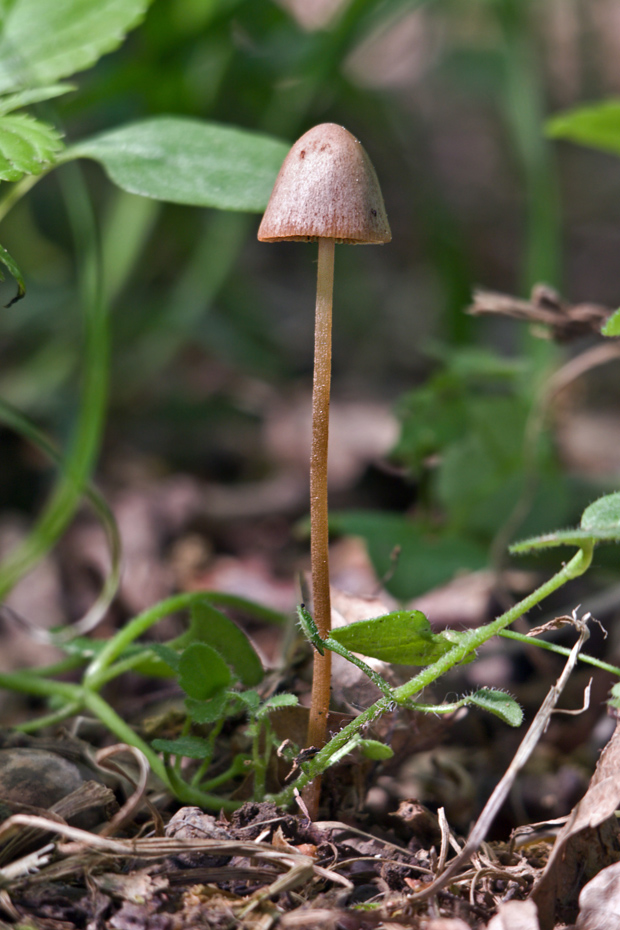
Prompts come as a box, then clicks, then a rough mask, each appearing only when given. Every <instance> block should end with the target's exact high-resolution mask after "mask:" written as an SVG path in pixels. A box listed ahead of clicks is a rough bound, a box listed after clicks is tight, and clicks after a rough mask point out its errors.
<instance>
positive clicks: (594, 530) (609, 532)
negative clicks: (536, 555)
mask: <svg viewBox="0 0 620 930" xmlns="http://www.w3.org/2000/svg"><path fill="white" fill-rule="evenodd" d="M585 542H594V543H599V542H620V492H619V491H616V492H615V493H614V494H606V495H605V496H604V497H599V499H598V500H596V501H594V503H593V504H590V506H589V507H586V509H585V510H584V512H583V514H582V515H581V524H580V527H579V529H575V530H571V529H568V530H556V531H555V532H553V533H545V534H544V535H542V536H534V537H533V538H532V539H525V540H522V541H521V542H518V543H515V544H514V545H512V546H511V547H510V551H511V552H513V553H518V554H521V553H523V552H530V551H532V550H533V549H549V548H551V547H552V546H582V545H583V544H584V543H585Z"/></svg>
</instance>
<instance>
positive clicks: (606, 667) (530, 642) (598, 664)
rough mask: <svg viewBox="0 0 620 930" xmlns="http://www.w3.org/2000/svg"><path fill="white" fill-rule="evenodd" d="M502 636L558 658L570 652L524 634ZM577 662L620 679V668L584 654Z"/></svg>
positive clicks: (580, 655)
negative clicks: (550, 653) (555, 655)
mask: <svg viewBox="0 0 620 930" xmlns="http://www.w3.org/2000/svg"><path fill="white" fill-rule="evenodd" d="M499 635H500V636H504V637H505V638H506V639H514V640H516V641H517V642H519V643H523V645H524V646H535V647H536V648H537V649H547V651H548V652H555V653H556V654H557V655H559V656H569V655H570V654H571V650H570V649H567V648H566V646H558V645H557V644H556V643H550V642H548V640H546V639H537V638H536V637H534V636H526V635H525V634H524V633H514V632H513V631H512V630H502V632H501V633H500V634H499ZM579 661H580V662H583V663H584V664H585V665H593V666H594V668H599V669H600V670H601V671H603V672H610V673H611V674H612V675H615V676H616V678H620V668H618V666H617V665H610V664H609V662H603V661H602V660H601V659H596V658H595V657H594V656H589V655H587V654H585V653H581V652H580V653H579Z"/></svg>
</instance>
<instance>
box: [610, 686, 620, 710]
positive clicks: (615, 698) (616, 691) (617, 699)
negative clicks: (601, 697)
mask: <svg viewBox="0 0 620 930" xmlns="http://www.w3.org/2000/svg"><path fill="white" fill-rule="evenodd" d="M607 703H608V704H609V706H610V707H615V708H616V710H620V682H617V683H616V684H615V685H614V686H613V687H612V689H611V697H610V698H609V700H608V701H607Z"/></svg>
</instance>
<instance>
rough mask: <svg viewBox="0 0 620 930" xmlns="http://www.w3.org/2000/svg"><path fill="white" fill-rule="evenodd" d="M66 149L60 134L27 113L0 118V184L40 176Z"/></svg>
mask: <svg viewBox="0 0 620 930" xmlns="http://www.w3.org/2000/svg"><path fill="white" fill-rule="evenodd" d="M62 148H63V142H62V139H61V136H60V133H59V132H58V131H57V130H56V129H54V127H53V126H49V125H48V124H47V123H42V122H41V121H40V120H38V119H35V118H34V117H33V116H28V114H26V113H13V114H11V115H10V116H1V117H0V181H18V180H19V179H20V178H21V177H23V176H24V175H25V174H40V173H41V172H42V171H43V169H44V168H46V167H47V166H48V165H50V164H52V163H53V162H54V161H55V156H56V153H57V152H59V151H60V150H61V149H62Z"/></svg>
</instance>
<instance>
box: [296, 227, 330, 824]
mask: <svg viewBox="0 0 620 930" xmlns="http://www.w3.org/2000/svg"><path fill="white" fill-rule="evenodd" d="M335 245H336V243H335V240H334V239H319V262H318V270H317V289H316V315H315V328H314V382H313V388H312V449H311V453H310V559H311V566H312V602H313V615H314V622H315V623H316V625H317V628H318V631H319V634H320V636H321V638H322V639H325V638H326V637H327V636H329V633H330V630H331V600H330V595H329V516H328V509H327V449H328V442H329V394H330V386H331V361H332V297H333V288H334V251H335ZM330 691H331V655H330V653H329V652H328V651H326V652H325V654H324V655H320V653H318V652H316V653H315V655H314V668H313V674H312V702H311V705H310V719H309V722H308V738H307V745H308V746H316V747H317V748H321V747H322V746H323V745H324V744H325V738H326V734H327V714H328V712H329V699H330ZM320 790H321V784H320V781H319V780H318V779H317V781H316V782H315V783H314V784H313V785H311V786H310V787H309V788H308V790H307V792H306V793H305V795H304V801H305V803H306V806H307V808H308V812H309V814H310V816H311V818H312V819H314V818H315V817H316V814H317V810H318V802H319V793H320Z"/></svg>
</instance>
